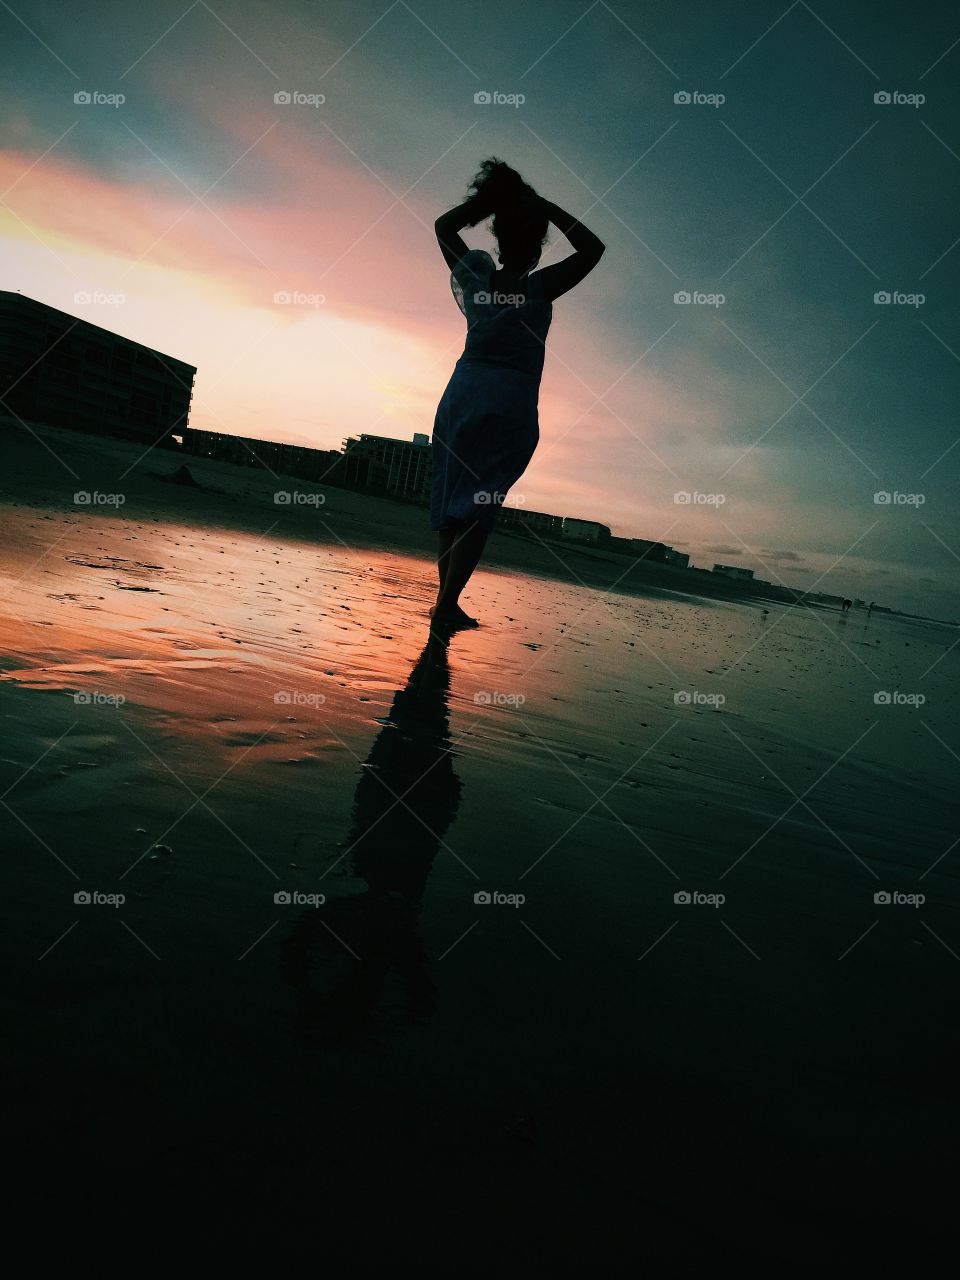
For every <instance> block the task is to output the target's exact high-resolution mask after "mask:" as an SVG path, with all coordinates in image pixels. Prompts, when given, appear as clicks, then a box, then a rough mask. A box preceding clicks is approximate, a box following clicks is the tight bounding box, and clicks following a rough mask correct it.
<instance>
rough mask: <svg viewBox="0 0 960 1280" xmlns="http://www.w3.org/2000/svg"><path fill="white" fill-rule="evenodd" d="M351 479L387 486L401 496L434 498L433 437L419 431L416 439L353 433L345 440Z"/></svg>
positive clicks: (346, 468)
mask: <svg viewBox="0 0 960 1280" xmlns="http://www.w3.org/2000/svg"><path fill="white" fill-rule="evenodd" d="M343 459H344V471H345V475H346V476H347V483H358V482H359V480H360V477H361V476H363V477H364V479H363V487H365V488H371V489H377V488H380V489H383V490H385V491H386V492H387V493H390V494H393V495H395V496H396V497H398V498H410V499H412V500H413V501H419V502H429V501H430V477H431V474H432V471H431V446H430V437H429V436H426V435H423V434H421V433H420V432H417V434H416V435H415V436H414V437H413V439H412V440H397V439H395V438H394V437H393V436H373V435H359V436H349V437H348V438H347V439H346V440H344V442H343ZM351 476H353V477H355V479H354V480H353V481H351V479H350V477H351Z"/></svg>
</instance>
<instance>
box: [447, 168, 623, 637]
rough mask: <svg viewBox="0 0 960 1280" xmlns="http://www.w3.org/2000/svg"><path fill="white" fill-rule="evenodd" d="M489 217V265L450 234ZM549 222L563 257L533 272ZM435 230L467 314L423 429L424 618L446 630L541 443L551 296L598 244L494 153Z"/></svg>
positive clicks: (455, 621)
mask: <svg viewBox="0 0 960 1280" xmlns="http://www.w3.org/2000/svg"><path fill="white" fill-rule="evenodd" d="M491 215H492V216H493V224H492V228H491V230H492V231H493V235H494V237H495V239H496V241H497V248H498V251H499V252H498V255H497V256H498V258H499V260H500V268H499V269H497V268H496V267H495V266H494V263H493V259H492V258H491V257H490V255H489V254H488V253H486V252H484V250H482V249H468V248H467V246H466V244H465V243H464V242H463V240H462V239H461V237H460V235H459V234H458V232H459V231H460V230H461V229H462V228H463V227H473V226H476V225H477V223H479V222H483V221H484V220H485V219H486V218H489V217H490V216H491ZM551 222H552V223H553V224H554V226H556V227H558V228H559V229H560V230H561V231H562V232H563V234H564V235H565V236H566V237H567V239H568V240H569V242H570V244H571V246H572V247H573V249H574V253H573V254H571V255H570V257H568V258H565V259H564V260H563V261H562V262H558V263H557V264H556V265H555V266H551V267H544V268H543V270H541V271H535V270H534V268H535V267H536V265H537V263H538V262H539V261H540V253H541V250H542V248H543V243H544V241H545V239H546V237H547V227H548V225H549V223H551ZM435 227H436V232H437V239H438V241H439V242H440V250H441V252H442V253H443V256H444V259H445V261H446V263H447V266H448V267H449V268H450V271H451V273H452V275H451V278H450V284H451V288H452V289H453V294H454V297H455V298H456V300H457V305H458V306H459V307H460V310H461V311H462V312H463V314H464V315H465V316H466V318H467V339H466V344H465V346H464V351H463V355H462V356H461V357H460V359H459V360H458V361H457V363H456V365H455V367H454V370H453V375H452V377H451V378H450V381H449V382H448V383H447V387H446V390H445V391H444V393H443V396H442V397H441V400H440V404H439V405H438V407H437V415H436V419H435V421H434V427H433V493H432V501H431V505H430V524H431V527H432V528H434V529H436V530H438V532H439V534H440V545H439V550H438V554H437V570H438V574H439V578H440V589H439V591H438V593H437V602H436V604H435V605H434V607H433V609H432V610H431V617H432V619H433V625H434V626H435V627H436V628H437V629H438V630H440V631H450V630H453V629H455V628H457V627H470V626H476V625H477V622H476V619H474V618H471V617H469V616H468V615H467V614H466V613H465V612H464V611H463V609H461V608H460V604H459V600H460V592H461V591H462V590H463V588H464V587H465V586H466V584H467V582H468V581H469V578H470V575H471V574H472V573H473V571H474V569H475V568H476V567H477V564H478V563H479V560H480V556H481V555H482V553H483V548H484V544H485V543H486V540H487V535H488V534H489V532H490V530H491V528H492V527H493V523H494V520H495V518H496V513H497V508H498V507H499V506H501V505H502V503H503V500H504V498H505V497H506V495H507V493H508V492H509V490H510V487H511V485H513V484H515V483H516V481H517V480H519V478H520V476H522V475H523V473H524V471H525V470H526V469H527V466H528V464H529V462H530V459H531V458H532V457H533V452H534V450H535V449H536V447H537V442H538V440H539V438H540V429H539V422H538V413H537V406H538V398H539V392H540V376H541V374H542V372H543V358H544V343H545V341H546V337H547V330H548V329H549V328H550V321H551V318H552V314H553V306H552V304H553V300H554V298H559V297H560V295H561V294H563V293H566V292H567V291H568V290H569V289H572V288H573V286H574V285H576V284H579V283H580V281H581V280H582V279H583V278H584V276H586V275H587V274H588V273H589V272H590V271H592V270H593V268H594V267H595V266H596V265H597V263H598V262H599V261H600V258H601V257H602V255H603V251H604V245H603V243H602V241H600V240H598V239H597V237H596V236H595V235H594V234H593V232H592V231H588V230H587V228H586V227H585V226H584V225H583V224H582V223H580V222H578V221H577V220H576V218H574V217H572V216H571V215H570V214H569V213H565V212H564V211H563V209H561V208H559V207H558V206H557V205H555V204H551V203H550V201H549V200H544V199H543V198H542V197H541V196H538V195H537V193H536V192H535V191H534V189H533V188H532V187H531V186H530V185H529V184H528V183H526V182H524V180H523V179H522V178H521V177H520V174H519V173H517V171H516V170H515V169H511V168H510V166H509V165H507V164H504V163H503V161H502V160H497V159H496V158H495V157H492V158H491V159H489V160H485V161H484V162H483V164H482V165H481V166H480V171H479V173H478V174H477V176H476V177H475V178H474V180H473V182H472V184H471V186H470V188H469V191H468V197H467V199H466V201H465V202H464V203H463V204H461V205H458V206H457V208H455V209H451V210H450V212H449V213H445V214H442V215H441V216H440V217H439V218H438V219H437V221H436V223H435Z"/></svg>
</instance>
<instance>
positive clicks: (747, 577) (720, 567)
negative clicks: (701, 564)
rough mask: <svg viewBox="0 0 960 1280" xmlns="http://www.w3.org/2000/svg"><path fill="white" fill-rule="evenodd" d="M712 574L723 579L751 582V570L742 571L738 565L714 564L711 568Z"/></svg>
mask: <svg viewBox="0 0 960 1280" xmlns="http://www.w3.org/2000/svg"><path fill="white" fill-rule="evenodd" d="M713 572H714V573H718V574H720V575H721V577H724V578H734V579H736V580H737V581H738V582H752V581H753V570H752V569H744V568H743V566H742V565H739V564H715V565H714V566H713Z"/></svg>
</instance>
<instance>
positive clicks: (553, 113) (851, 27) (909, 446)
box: [0, 0, 960, 618]
mask: <svg viewBox="0 0 960 1280" xmlns="http://www.w3.org/2000/svg"><path fill="white" fill-rule="evenodd" d="M0 38H2V49H3V54H2V58H3V64H4V74H3V77H2V80H0V95H2V114H3V119H4V130H3V138H2V150H0V193H2V203H0V243H2V252H3V261H4V270H3V274H2V287H3V288H7V289H19V290H20V291H21V292H23V293H25V294H28V295H30V296H31V297H34V298H37V299H39V300H41V301H43V302H46V303H48V304H50V305H52V306H55V307H58V308H60V309H62V310H64V311H67V312H69V313H71V314H73V315H78V316H81V317H82V318H84V319H88V320H91V321H92V322H94V323H96V324H100V325H103V326H105V327H107V328H110V329H115V330H117V331H118V332H121V333H123V334H125V335H127V336H129V337H131V338H134V339H136V340H137V341H139V342H143V343H147V344H148V345H150V346H154V347H157V348H159V349H161V350H163V351H165V352H168V353H169V354H171V355H174V356H176V357H178V358H180V359H183V360H186V361H188V362H189V363H191V364H194V365H196V366H198V369H199V372H198V376H197V383H196V391H195V397H194V409H193V415H192V420H191V421H192V425H194V426H197V427H206V428H210V429H213V430H218V431H227V432H235V433H237V434H242V435H249V436H257V437H261V438H265V439H277V440H279V439H283V440H292V441H296V442H299V443H307V444H311V445H316V446H317V447H320V448H330V447H338V446H339V444H340V442H341V441H342V439H343V438H344V437H345V436H346V435H348V434H355V433H357V432H360V431H371V432H375V433H378V434H385V435H396V436H402V437H406V438H409V437H410V436H411V435H412V434H413V433H414V432H416V431H424V432H430V431H431V429H432V423H433V414H434V411H435V408H436V404H437V401H438V400H439V398H440V395H441V393H442V391H443V388H444V386H445V384H446V381H447V379H448V377H449V375H450V372H451V369H452V367H453V364H454V361H455V360H456V358H457V356H458V355H459V354H460V352H461V350H462V346H463V326H464V321H463V317H462V316H461V315H460V312H459V311H458V309H457V307H456V304H455V302H454V300H453V297H452V294H451V291H450V285H449V277H448V273H447V270H446V268H445V266H444V263H443V259H442V258H441V256H440V253H439V250H438V248H437V245H436V241H435V237H434V232H433V220H434V218H435V217H436V216H437V215H438V213H440V212H441V211H443V210H445V209H447V208H450V207H451V206H452V205H454V204H456V203H458V202H459V201H460V200H461V199H462V198H463V196H464V193H465V188H466V185H467V183H468V182H469V180H470V177H471V175H472V174H473V172H474V171H475V170H476V168H477V166H478V164H479V162H480V160H481V159H483V158H484V157H486V156H489V155H496V156H500V157H502V158H504V159H506V160H508V161H509V162H510V163H511V164H513V165H514V166H516V167H517V168H519V169H520V171H521V172H522V173H523V175H524V176H525V177H526V178H527V179H528V180H529V181H530V182H531V183H532V184H533V185H534V186H535V187H536V188H537V189H538V190H539V191H540V192H541V193H542V194H543V195H545V196H547V197H548V198H550V199H552V200H554V201H556V202H557V203H558V204H560V205H561V206H563V207H564V208H566V209H568V210H570V211H571V212H572V213H574V214H575V215H577V216H579V217H582V218H583V219H584V221H585V222H586V223H587V225H589V226H590V227H591V228H592V229H593V230H594V231H596V233H597V234H598V235H599V236H600V237H601V238H602V239H603V240H604V241H605V243H606V245H607V252H606V255H605V257H604V259H603V261H602V262H601V264H600V266H599V267H598V268H597V269H596V271H595V272H594V273H593V274H592V275H591V276H590V277H589V278H588V279H587V281H586V282H585V283H584V284H583V285H582V286H581V287H580V288H579V289H578V290H576V291H575V292H574V293H572V294H570V295H568V296H566V297H564V298H562V299H560V300H559V301H558V302H557V304H556V305H555V308H554V322H553V329H552V331H551V335H550V340H549V344H548V353H547V360H546V366H545V371H544V378H543V385H542V392H541V402H540V419H541V445H540V449H539V451H538V453H537V455H536V456H535V458H534V461H533V463H532V465H531V467H530V469H529V471H528V472H527V474H526V475H525V476H524V477H523V479H522V480H521V481H520V482H519V484H518V485H517V492H518V493H519V494H520V495H521V496H522V498H523V501H524V503H525V505H526V506H527V507H530V508H533V509H536V510H545V511H554V512H560V513H564V514H576V515H580V516H584V517H588V518H594V519H600V520H603V521H604V522H605V523H607V524H609V525H610V526H611V527H612V528H613V531H614V532H615V533H618V534H621V535H626V536H631V535H634V536H643V537H651V538H659V539H662V540H664V541H666V542H668V543H671V544H672V545H674V546H676V547H679V548H682V549H684V550H688V551H689V552H690V553H691V556H692V558H693V560H694V562H695V563H697V564H698V565H701V566H706V567H709V566H710V565H711V564H712V563H713V562H714V561H716V560H720V561H724V562H730V563H735V564H743V565H746V566H748V567H751V568H754V569H755V570H756V572H757V575H758V576H759V577H763V578H767V579H771V580H773V581H777V580H782V581H785V582H787V583H789V584H790V585H796V586H808V587H809V586H812V585H814V584H816V585H817V586H818V588H819V589H823V590H827V591H834V592H842V593H846V594H849V595H851V596H858V597H863V598H865V599H867V600H870V599H876V600H878V601H881V602H883V603H886V604H889V605H892V606H894V607H897V608H904V609H908V610H911V611H917V612H922V613H925V614H931V615H934V616H939V617H951V618H956V617H960V594H958V591H957V588H956V583H957V581H958V569H960V522H958V519H957V502H956V493H957V482H958V467H960V446H958V438H960V425H958V415H957V405H958V402H960V395H958V392H960V310H958V306H957V300H958V296H960V279H958V262H960V243H958V237H960V226H958V221H957V215H956V211H957V208H958V207H960V200H958V196H960V128H958V119H960V115H958V111H957V106H958V98H960V93H958V88H957V86H958V68H960V17H958V14H957V11H956V9H955V7H954V6H949V5H947V4H924V3H920V4H919V5H908V4H906V3H904V4H902V5H894V6H884V7H882V8H879V9H878V8H877V6H876V5H874V4H868V3H866V2H864V3H859V2H852V3H840V4H836V3H833V4H830V5H829V6H828V5H822V6H811V5H807V4H805V3H803V0H798V2H797V3H794V4H789V3H788V2H787V0H784V2H783V3H781V2H780V0H777V2H776V3H761V2H759V0H740V2H739V3H715V4H711V3H705V2H703V0H701V3H684V2H682V0H681V2H680V3H676V2H674V0H670V2H667V0H655V2H654V3H648V4H639V3H635V2H634V3H614V4H612V5H608V4H606V3H604V2H603V0H599V2H598V3H595V4H592V5H591V4H590V3H589V0H585V2H582V3H581V2H579V0H577V2H574V0H552V2H549V3H548V2H547V0H542V2H539V0H530V2H528V3H524V4H521V5H518V4H516V3H506V2H504V0H494V2H493V3H486V4H484V5H482V6H478V5H467V4H462V3H457V0H453V3H442V4H441V3H438V0H417V2H416V3H414V4H412V5H408V4H407V3H405V2H404V0H397V2H396V3H393V4H389V5H388V4H387V3H385V0H376V2H374V0H353V2H351V3H330V4H327V3H307V0H276V2H275V3H272V4H270V5H265V4H253V3H248V2H246V0H244V2H236V0H217V3H215V4H207V3H205V2H204V0H197V3H193V4H191V3H190V0H157V2H156V3H153V4H151V5H149V6H137V5H132V4H130V3H129V2H128V0H124V2H117V3H114V2H112V0H110V2H106V3H96V4H93V3H86V2H85V0H78V2H77V3H74V4H72V5H71V6H70V7H69V10H67V9H65V8H64V6H63V5H62V4H56V3H52V2H51V3H46V2H44V0H24V2H23V3H17V2H15V3H12V4H10V5H9V6H8V5H7V4H5V3H4V4H3V5H2V7H0ZM478 92H486V93H493V92H496V93H499V94H501V95H512V96H513V97H514V98H515V97H516V96H517V95H522V96H523V98H524V99H525V100H524V101H522V102H521V103H520V104H519V105H516V104H514V103H513V102H489V103H483V102H481V103H477V102H475V101H474V95H475V94H477V93H478ZM78 93H80V94H83V93H86V94H91V95H104V96H107V97H109V96H111V95H123V96H124V98H125V100H124V101H123V102H122V103H120V104H119V105H116V104H115V103H114V102H112V101H109V100H103V101H98V102H89V103H84V102H76V101H75V95H77V94H78ZM278 93H287V94H292V95H302V96H303V95H314V96H316V95H323V96H324V99H325V100H324V101H323V102H322V103H321V104H320V105H313V104H312V103H311V102H308V101H301V102H296V101H294V102H290V103H277V102H275V95H276V94H278ZM677 94H681V95H683V94H687V95H690V96H692V97H696V95H700V96H701V98H705V99H706V100H699V101H696V100H695V101H690V102H684V101H675V95H677ZM876 94H887V95H890V96H891V98H892V99H893V100H891V101H889V102H886V101H881V102H876V101H875V95H876ZM716 95H723V98H724V99H725V100H724V101H722V102H720V103H719V104H718V103H717V102H716V97H715V96H716ZM918 95H920V96H922V98H923V99H924V100H923V101H919V100H918ZM711 96H713V97H711ZM466 238H467V239H468V240H469V241H470V243H471V244H474V245H478V246H484V247H489V248H492V241H491V239H490V237H489V234H488V232H487V231H486V230H485V229H483V228H477V229H475V230H474V231H473V232H468V233H467V237H466ZM564 254H565V248H564V242H563V239H562V237H561V236H560V234H559V233H558V232H556V231H555V230H554V231H552V233H551V243H550V246H549V247H548V249H547V250H546V251H545V256H544V260H543V261H544V263H547V262H550V261H554V260H557V259H558V258H559V257H562V256H564ZM684 291H685V292H688V293H694V292H697V293H699V294H700V295H706V296H715V295H722V296H723V301H722V302H720V303H719V304H718V305H712V304H711V303H710V302H705V301H700V302H695V303H690V304H686V305H684V304H682V303H678V302H676V301H675V295H676V294H677V293H680V292H684ZM284 293H286V294H290V295H298V296H300V298H301V301H299V302H296V303H293V304H291V303H282V302H281V303H278V302H276V301H275V300H274V299H275V297H276V296H277V295H278V294H284ZM878 293H879V294H890V295H894V301H892V302H890V303H887V304H883V303H877V302H876V301H875V295H877V294H878ZM84 294H88V295H92V296H93V297H94V298H97V299H99V301H94V302H83V301H78V298H82V296H83V295H84ZM918 295H919V296H918ZM878 492H882V493H890V494H894V495H899V500H898V499H897V498H896V497H895V498H894V500H892V501H890V502H887V503H878V502H876V501H875V494H876V493H878ZM678 493H681V494H682V493H686V494H693V495H696V496H695V498H694V500H692V501H690V502H682V501H676V500H675V495H676V494H678ZM717 495H719V498H721V499H722V502H720V501H719V500H718V498H717Z"/></svg>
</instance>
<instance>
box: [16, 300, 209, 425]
mask: <svg viewBox="0 0 960 1280" xmlns="http://www.w3.org/2000/svg"><path fill="white" fill-rule="evenodd" d="M196 372H197V371H196V368H195V367H194V366H193V365H190V364H185V363H184V362H183V361H182V360H176V359H174V357H173V356H168V355H165V354H164V352H162V351H154V350H153V348H152V347H145V346H142V345H141V344H140V343H139V342H132V341H131V340H130V339H129V338H124V337H121V335H120V334H118V333H112V332H111V331H110V330H109V329H101V328H100V326H99V325H95V324H90V323H89V322H88V321H86V320H78V319H77V317H76V316H72V315H68V314H67V312H65V311H58V310H57V309H56V308H55V307H48V306H46V305H45V304H44V303H42V302H37V301H36V300H35V299H33V298H27V297H24V295H23V294H20V293H10V292H8V291H6V290H2V291H0V410H2V411H5V412H6V413H7V414H9V415H11V416H13V417H17V418H20V419H21V420H22V421H24V422H28V423H36V424H42V425H45V426H52V427H69V428H70V429H72V430H75V431H88V432H92V433H94V432H95V433H96V434H98V435H112V436H119V437H122V438H123V439H126V440H136V441H138V442H143V443H150V444H156V443H159V442H161V441H163V440H165V439H168V438H169V437H170V436H171V435H172V434H173V433H174V432H180V431H182V429H183V428H184V427H185V426H186V425H187V420H188V418H189V415H190V403H191V398H192V395H193V380H194V377H195V376H196Z"/></svg>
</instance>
